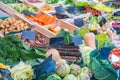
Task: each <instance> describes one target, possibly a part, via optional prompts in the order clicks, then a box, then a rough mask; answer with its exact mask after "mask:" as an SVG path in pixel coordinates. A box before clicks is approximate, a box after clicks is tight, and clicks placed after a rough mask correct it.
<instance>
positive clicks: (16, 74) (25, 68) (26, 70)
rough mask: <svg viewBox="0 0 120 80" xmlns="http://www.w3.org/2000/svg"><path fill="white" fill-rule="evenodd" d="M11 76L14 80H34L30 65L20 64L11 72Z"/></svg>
mask: <svg viewBox="0 0 120 80" xmlns="http://www.w3.org/2000/svg"><path fill="white" fill-rule="evenodd" d="M10 71H11V75H12V77H13V79H14V80H32V76H33V70H32V67H31V66H30V65H27V64H24V63H23V62H20V63H19V64H18V65H16V66H14V67H13V68H12V69H11V70H10Z"/></svg>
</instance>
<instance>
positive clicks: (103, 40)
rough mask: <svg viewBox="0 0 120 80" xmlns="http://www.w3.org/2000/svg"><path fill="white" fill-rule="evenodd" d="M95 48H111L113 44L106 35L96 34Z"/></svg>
mask: <svg viewBox="0 0 120 80" xmlns="http://www.w3.org/2000/svg"><path fill="white" fill-rule="evenodd" d="M96 46H97V48H98V49H101V48H102V47H111V46H113V44H112V43H111V41H110V39H109V37H108V36H107V35H106V34H98V35H96Z"/></svg>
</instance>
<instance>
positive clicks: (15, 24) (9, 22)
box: [0, 17, 29, 34]
mask: <svg viewBox="0 0 120 80" xmlns="http://www.w3.org/2000/svg"><path fill="white" fill-rule="evenodd" d="M28 28H29V25H28V23H26V22H24V21H23V20H21V19H17V18H14V17H11V18H7V19H5V20H1V21H0V31H1V32H2V33H3V34H8V33H10V32H18V31H21V30H26V29H28Z"/></svg>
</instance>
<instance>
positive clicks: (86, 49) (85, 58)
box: [80, 45, 93, 65]
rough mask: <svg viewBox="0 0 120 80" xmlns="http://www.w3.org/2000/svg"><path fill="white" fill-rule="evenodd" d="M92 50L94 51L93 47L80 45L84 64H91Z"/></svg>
mask: <svg viewBox="0 0 120 80" xmlns="http://www.w3.org/2000/svg"><path fill="white" fill-rule="evenodd" d="M92 51H93V49H92V48H90V47H87V46H85V45H80V52H81V55H82V58H83V62H84V64H86V65H89V63H90V53H91V52H92Z"/></svg>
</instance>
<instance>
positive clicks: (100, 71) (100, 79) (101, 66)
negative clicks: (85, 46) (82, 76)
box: [89, 50, 117, 80]
mask: <svg viewBox="0 0 120 80" xmlns="http://www.w3.org/2000/svg"><path fill="white" fill-rule="evenodd" d="M98 57H99V52H98V50H94V51H92V52H91V55H90V65H89V66H90V68H91V70H92V72H93V75H94V77H95V78H96V79H97V80H117V73H116V71H115V69H114V68H113V67H112V65H111V63H110V62H109V61H108V60H101V59H99V58H98ZM111 77H112V78H111Z"/></svg>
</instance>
